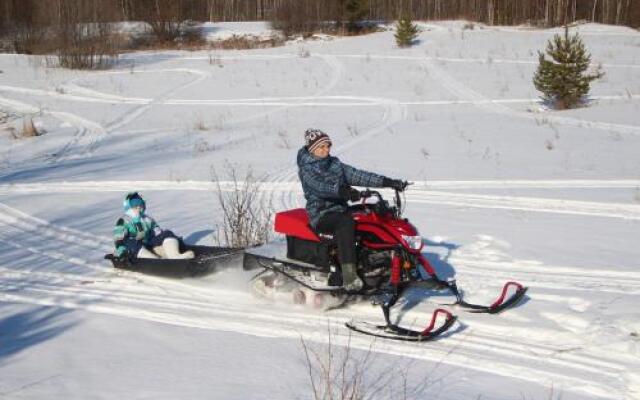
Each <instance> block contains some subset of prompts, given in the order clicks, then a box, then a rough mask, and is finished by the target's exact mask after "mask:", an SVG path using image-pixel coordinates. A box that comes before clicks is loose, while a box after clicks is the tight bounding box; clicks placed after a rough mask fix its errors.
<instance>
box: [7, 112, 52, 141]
mask: <svg viewBox="0 0 640 400" xmlns="http://www.w3.org/2000/svg"><path fill="white" fill-rule="evenodd" d="M0 117H2V118H0V123H6V122H7V121H8V120H9V118H10V117H11V115H9V114H7V115H5V116H2V115H0ZM6 130H7V131H8V132H9V133H10V134H11V136H13V138H14V139H24V138H32V137H36V136H40V135H42V134H43V133H44V132H43V131H40V130H38V128H37V127H36V125H35V124H34V122H33V118H32V117H29V116H26V117H24V118H22V126H20V125H19V124H17V125H16V124H13V123H11V124H9V126H7V127H6Z"/></svg>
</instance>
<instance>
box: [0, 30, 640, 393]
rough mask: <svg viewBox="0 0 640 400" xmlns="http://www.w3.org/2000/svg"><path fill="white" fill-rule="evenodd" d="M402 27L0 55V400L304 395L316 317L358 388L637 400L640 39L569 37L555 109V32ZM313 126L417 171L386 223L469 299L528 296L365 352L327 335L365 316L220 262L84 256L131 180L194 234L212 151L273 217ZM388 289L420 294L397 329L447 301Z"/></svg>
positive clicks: (403, 171) (102, 235)
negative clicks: (551, 72) (564, 80)
mask: <svg viewBox="0 0 640 400" xmlns="http://www.w3.org/2000/svg"><path fill="white" fill-rule="evenodd" d="M421 25H422V28H423V29H422V33H421V35H420V38H419V39H420V42H419V44H418V45H416V46H414V47H412V48H408V49H398V48H397V47H396V46H395V44H394V42H393V32H392V31H385V32H379V33H375V34H371V35H367V36H361V37H342V38H333V40H316V41H294V42H288V43H287V44H286V45H285V46H283V47H279V48H272V49H260V50H251V51H248V50H243V51H238V50H234V51H221V50H216V51H211V52H209V51H201V52H179V51H166V52H139V53H132V54H127V55H125V56H123V57H122V59H121V62H120V64H119V65H118V67H117V68H115V69H114V70H111V71H101V72H87V71H68V70H59V69H47V68H45V67H44V65H43V64H42V63H41V62H40V59H39V58H37V57H28V56H19V55H1V56H0V70H2V71H3V73H2V74H0V111H1V112H2V113H8V115H9V118H8V121H7V122H6V124H5V125H0V277H1V279H0V395H2V396H4V397H7V398H16V399H23V398H24V399H34V398H53V399H58V398H60V399H62V398H65V399H67V398H71V399H74V398H78V399H84V398H97V399H101V398H105V399H110V398H116V397H125V398H134V399H142V398H203V399H204V398H206V399H210V398H221V399H236V398H237V399H241V398H242V399H245V398H252V399H262V398H264V399H290V398H301V399H302V398H310V397H312V394H311V388H310V384H309V381H308V375H307V371H306V364H305V362H304V353H303V351H302V347H301V339H303V340H304V341H305V342H306V343H308V344H310V345H311V346H314V348H317V349H323V348H324V347H323V346H326V344H327V342H328V340H329V334H328V331H330V332H331V342H332V345H333V346H334V348H335V349H338V350H339V349H341V348H344V346H345V345H346V344H347V343H350V346H351V348H352V350H353V351H354V354H357V355H358V356H359V357H364V356H365V355H366V352H367V350H368V349H369V348H370V347H371V346H372V349H373V354H374V355H375V357H374V362H372V363H371V368H370V370H368V372H367V379H368V381H369V382H375V381H376V379H377V377H379V376H380V374H381V373H383V372H384V371H385V370H386V369H388V368H390V366H393V367H394V368H396V367H397V368H399V369H400V370H402V371H404V372H406V373H407V375H408V376H407V383H408V386H409V388H410V389H411V390H410V394H411V396H410V397H412V398H434V399H435V398H440V399H477V398H482V399H507V398H526V399H529V398H532V399H538V398H552V399H556V398H557V399H559V398H562V399H565V400H567V399H569V400H571V399H616V400H617V399H628V400H631V399H638V398H640V375H639V374H638V372H637V371H638V370H640V357H639V355H640V342H639V341H638V340H639V339H638V335H639V334H640V312H638V309H637V304H638V300H639V297H640V269H639V268H638V267H640V261H638V260H640V250H639V249H638V245H637V242H638V237H640V157H638V154H640V68H639V67H638V65H640V62H638V60H639V57H640V33H638V32H637V31H635V30H632V29H629V28H624V27H612V26H606V25H597V24H586V25H580V26H579V27H578V29H579V30H580V32H581V34H583V35H584V40H585V42H586V44H587V45H588V47H589V49H590V50H591V51H592V53H593V61H594V62H597V63H602V65H603V69H604V71H605V73H606V74H607V75H606V77H605V79H603V80H600V81H598V82H595V83H594V84H593V90H592V92H591V100H590V102H589V104H588V107H585V108H579V109H574V110H567V111H563V112H556V111H550V110H547V109H545V108H544V107H542V105H541V104H540V103H539V101H538V98H537V96H538V94H537V92H536V91H535V89H534V87H533V85H532V83H531V75H532V72H533V71H534V69H535V65H536V64H535V63H536V57H537V51H538V50H542V49H544V47H545V43H546V41H547V40H548V39H549V38H550V37H552V36H553V34H555V33H559V32H561V30H558V29H544V30H538V29H531V28H528V27H489V26H481V25H476V26H475V28H474V29H473V30H471V29H464V25H465V23H464V22H461V21H454V22H438V23H428V24H421ZM128 29H130V30H132V31H135V30H136V29H139V27H137V26H136V25H135V24H134V25H131V26H128ZM207 29H209V31H210V33H211V35H213V36H214V37H216V38H223V37H226V36H225V35H230V34H234V33H235V34H254V35H257V36H259V35H262V34H263V33H264V34H267V33H269V34H270V32H269V28H268V26H267V25H266V24H263V23H229V24H219V23H215V24H210V25H207ZM23 118H33V120H34V124H36V126H37V127H38V128H41V129H43V130H44V131H45V134H44V135H42V136H40V137H35V138H25V139H19V140H18V139H14V138H13V137H12V135H11V134H10V132H9V131H8V130H7V129H6V128H8V127H9V126H12V127H20V126H22V123H21V121H22V119H23ZM310 126H313V127H319V128H321V129H323V130H325V131H327V132H329V133H330V135H331V137H332V139H333V142H334V148H333V152H334V153H335V154H337V155H339V156H340V157H341V159H342V160H343V161H345V162H348V163H350V164H353V165H356V166H358V167H361V168H364V169H368V170H373V171H376V172H379V173H382V174H385V175H387V176H391V177H394V178H396V177H397V178H406V179H409V180H412V181H414V182H416V183H415V184H414V185H413V186H411V187H410V189H409V191H408V192H407V195H406V200H407V209H406V211H405V216H407V217H409V218H410V220H411V221H412V222H413V223H414V225H416V226H417V227H418V228H419V230H420V232H421V234H422V235H423V236H424V238H425V241H426V243H427V245H426V246H425V249H424V252H425V255H426V256H427V258H428V259H429V260H430V261H431V262H432V263H433V264H434V266H435V268H436V270H437V271H438V273H439V274H440V275H441V276H442V277H444V278H447V277H455V278H456V279H457V280H458V284H459V286H460V287H461V288H463V289H464V290H465V294H466V296H467V297H468V299H469V300H470V301H473V302H478V303H489V302H492V301H493V299H494V298H495V297H496V296H497V295H498V293H499V291H500V288H501V286H502V284H503V283H504V282H505V281H508V280H517V281H519V282H522V283H523V284H525V285H526V286H528V287H529V288H530V289H529V292H528V298H527V300H526V301H525V302H523V303H522V304H521V305H519V306H518V307H517V308H515V309H512V310H509V311H507V312H505V313H504V314H500V315H497V316H489V315H477V314H468V313H464V312H463V311H461V310H455V309H454V312H455V314H456V315H458V316H459V319H460V323H459V324H458V325H456V326H455V327H454V330H453V333H451V334H450V335H446V336H445V337H444V338H443V339H441V340H437V341H435V342H431V343H422V344H406V343H396V342H389V341H383V340H381V341H375V342H374V343H373V344H372V342H371V339H370V338H368V337H363V336H358V335H356V336H351V337H350V336H349V331H348V330H347V329H346V328H344V327H343V325H344V323H345V322H347V321H349V320H350V319H351V318H353V317H358V318H364V319H366V320H369V321H373V322H376V321H377V322H381V319H382V316H381V313H380V311H379V310H378V309H377V308H374V307H371V306H370V305H369V304H367V303H360V304H356V305H352V306H349V307H348V308H346V309H341V310H335V311H331V312H327V313H323V312H321V311H319V310H315V309H312V308H310V307H304V306H293V305H289V304H285V303H282V302H278V301H276V302H272V301H269V300H267V299H262V298H258V297H254V296H252V295H251V292H250V288H249V283H248V281H249V279H250V277H251V274H250V273H249V272H242V271H241V270H240V269H239V268H237V267H238V265H239V264H238V263H237V262H236V263H230V264H229V265H228V267H229V268H228V269H225V270H222V271H220V272H219V273H215V274H213V275H210V276H207V277H205V278H201V279H197V280H196V279H185V280H171V279H163V278H157V277H151V276H145V275H140V274H136V273H130V272H122V271H114V270H112V269H111V268H110V266H109V264H108V263H107V262H106V261H105V260H103V259H102V257H103V255H104V254H105V253H107V252H110V251H111V249H112V242H111V239H110V235H111V228H112V226H113V223H114V222H115V220H116V219H117V217H118V216H119V214H120V205H121V201H122V197H123V196H124V194H125V193H126V192H127V191H130V190H139V191H140V192H141V193H142V195H143V196H144V197H145V198H146V199H147V202H148V205H149V210H150V213H151V215H153V216H154V217H155V218H156V219H157V220H158V222H159V223H160V225H161V226H163V227H167V228H171V229H172V230H174V231H175V232H176V233H178V234H180V235H184V236H185V238H186V240H187V241H188V242H191V243H196V242H197V243H201V244H211V243H212V242H213V238H212V235H213V234H215V230H216V229H217V224H219V223H220V212H219V211H220V210H219V204H218V203H217V198H216V196H215V185H214V184H213V183H212V182H211V179H212V169H215V171H216V173H217V174H218V175H220V176H222V177H223V178H224V177H225V165H227V164H228V163H231V164H232V165H234V166H235V167H236V168H237V169H238V170H239V171H240V173H241V176H244V175H243V172H244V171H246V170H248V169H249V168H251V169H252V170H253V171H254V174H255V175H257V176H262V177H264V181H265V183H264V184H263V186H262V189H263V195H264V196H273V200H274V204H275V206H276V207H277V208H278V209H286V208H292V207H297V206H302V205H303V204H304V199H303V198H302V194H301V190H300V187H299V183H298V182H297V174H296V169H295V165H294V160H295V153H296V151H297V149H298V147H299V146H300V145H301V142H302V132H304V130H305V129H306V128H308V127H310ZM229 187H230V186H229V185H223V188H225V189H228V188H229ZM386 194H387V195H388V194H389V193H388V192H386ZM408 297H409V298H410V299H411V300H414V299H418V300H422V301H420V302H419V303H418V304H412V303H410V302H409V303H405V304H402V305H400V306H398V308H397V310H395V311H394V313H395V315H400V318H401V321H402V324H403V325H406V326H411V325H413V326H416V327H418V326H423V325H424V324H425V323H426V322H428V321H427V320H428V318H429V315H430V313H431V311H432V310H433V309H435V308H436V307H437V306H438V305H439V304H442V303H447V302H449V301H450V300H451V299H450V298H449V297H447V296H433V297H431V298H426V299H425V298H424V297H425V296H424V293H421V292H412V293H410V295H408ZM398 379H400V378H398ZM393 389H397V390H400V388H399V387H394V388H393ZM395 396H396V397H397V396H398V395H397V393H396V395H395ZM393 397H394V396H393V395H392V394H390V393H385V394H382V393H381V394H379V395H378V397H377V398H393Z"/></svg>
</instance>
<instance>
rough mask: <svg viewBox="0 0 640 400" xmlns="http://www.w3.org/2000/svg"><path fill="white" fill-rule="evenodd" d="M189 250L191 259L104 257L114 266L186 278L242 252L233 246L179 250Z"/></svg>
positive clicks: (200, 274) (187, 246)
mask: <svg viewBox="0 0 640 400" xmlns="http://www.w3.org/2000/svg"><path fill="white" fill-rule="evenodd" d="M187 250H191V251H193V252H194V254H195V257H194V258H191V259H185V260H181V259H149V258H134V259H129V258H116V257H114V256H113V254H107V255H105V256H104V258H105V259H107V260H111V263H112V264H113V266H114V268H118V269H125V270H129V271H135V272H141V273H144V274H148V275H157V276H165V277H172V278H186V277H197V276H203V275H208V274H210V273H212V272H214V271H215V270H216V269H217V268H219V267H220V266H222V264H224V263H226V262H228V261H230V260H231V259H232V258H233V257H235V256H240V255H241V254H242V249H237V248H233V247H215V246H196V245H183V246H181V249H180V251H181V252H184V251H187Z"/></svg>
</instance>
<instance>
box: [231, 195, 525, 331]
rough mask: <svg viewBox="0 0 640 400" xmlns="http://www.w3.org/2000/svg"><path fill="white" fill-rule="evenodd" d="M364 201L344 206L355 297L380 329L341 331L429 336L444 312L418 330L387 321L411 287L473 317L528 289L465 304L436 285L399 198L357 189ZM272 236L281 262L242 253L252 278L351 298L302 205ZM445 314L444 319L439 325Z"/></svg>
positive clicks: (364, 326)
mask: <svg viewBox="0 0 640 400" xmlns="http://www.w3.org/2000/svg"><path fill="white" fill-rule="evenodd" d="M362 199H363V200H362V202H361V203H359V204H356V205H352V206H350V207H349V210H348V211H349V212H350V213H351V215H352V216H353V218H354V220H355V222H356V252H357V255H358V267H357V269H358V274H359V276H360V277H361V278H362V280H363V281H364V283H365V285H364V287H363V289H362V290H361V291H360V292H359V293H358V295H359V296H364V297H369V298H372V299H373V302H374V304H377V305H380V306H381V308H382V312H383V315H384V319H385V325H374V324H370V323H367V322H364V321H351V322H348V323H347V324H346V326H347V327H348V328H349V329H351V330H353V331H357V332H360V333H364V334H368V335H372V336H377V337H383V338H389V339H396V340H405V341H425V340H431V339H434V338H436V337H438V336H440V335H441V334H443V333H444V332H445V331H447V330H448V329H449V328H450V327H451V326H452V325H453V324H454V323H455V321H456V318H457V317H456V316H454V315H453V314H452V313H451V312H450V311H448V310H446V309H444V308H437V309H436V310H435V311H434V312H433V314H432V317H431V322H430V324H429V325H428V326H427V327H426V328H424V329H422V330H413V329H407V328H403V327H401V326H398V325H396V324H394V323H392V322H391V318H390V309H391V307H392V306H393V305H394V304H395V303H396V302H397V300H398V299H399V298H400V297H401V295H402V293H403V291H405V290H406V289H407V288H410V287H421V288H428V289H435V290H437V291H443V292H444V291H446V292H448V294H452V295H454V296H455V298H456V301H455V303H453V304H451V305H455V306H457V307H460V308H462V309H465V310H468V311H470V312H476V313H489V314H496V313H499V312H501V311H503V310H505V309H507V308H509V307H512V306H514V305H515V304H517V303H518V302H519V301H520V300H522V298H523V297H524V295H525V293H526V291H527V288H526V287H524V286H522V285H521V284H520V283H517V282H507V283H505V284H504V286H503V288H502V293H501V295H500V296H499V297H498V298H497V299H496V300H495V301H494V302H493V303H492V304H491V305H477V304H472V303H468V302H466V301H465V300H464V299H463V295H462V292H461V291H460V290H459V289H458V287H457V285H456V282H455V280H453V279H450V280H442V279H440V278H439V277H438V276H437V275H436V272H435V270H434V269H433V268H432V266H431V265H430V263H429V261H428V260H427V259H426V258H425V256H424V255H423V254H422V252H421V250H422V248H423V240H422V236H420V234H419V233H418V231H417V229H416V228H415V227H414V226H413V225H412V224H411V223H410V222H409V220H408V219H406V218H403V217H402V213H403V208H402V199H401V197H400V192H399V191H397V190H396V191H395V197H394V204H393V205H391V204H389V202H388V201H386V200H384V198H383V197H382V195H381V194H380V193H379V192H377V191H373V190H369V189H367V190H365V191H363V192H362ZM275 231H276V232H278V233H281V234H284V235H285V236H286V257H285V256H283V255H280V254H274V253H276V252H275V251H274V250H273V249H272V248H271V245H265V246H263V247H259V248H254V249H248V250H247V251H246V252H245V253H244V258H243V268H244V269H245V270H249V269H255V268H262V271H261V272H260V273H259V274H258V275H256V277H255V278H259V277H260V275H261V274H264V273H271V274H272V275H273V274H275V275H279V276H282V277H284V278H286V279H288V280H292V281H294V282H295V283H297V284H298V285H301V286H302V287H304V288H307V289H310V290H312V291H314V292H319V293H327V292H328V293H330V294H332V295H336V296H344V297H346V298H348V297H352V296H353V293H351V292H350V293H346V291H345V290H344V288H343V287H342V275H341V271H340V265H339V262H338V257H337V245H336V243H335V241H334V240H333V237H331V236H330V235H323V234H318V233H316V232H315V231H314V230H313V229H312V228H311V226H310V225H309V218H308V215H307V212H306V210H305V209H304V208H298V209H292V210H287V211H283V212H279V213H277V214H276V216H275ZM440 317H444V322H440V323H439V325H438V321H441V320H442V318H440Z"/></svg>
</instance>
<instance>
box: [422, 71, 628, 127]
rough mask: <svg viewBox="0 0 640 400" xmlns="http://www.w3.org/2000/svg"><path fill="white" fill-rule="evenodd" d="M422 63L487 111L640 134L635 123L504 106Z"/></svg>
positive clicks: (440, 80)
mask: <svg viewBox="0 0 640 400" xmlns="http://www.w3.org/2000/svg"><path fill="white" fill-rule="evenodd" d="M422 64H423V65H424V66H425V67H426V68H427V69H428V71H429V73H430V74H431V76H433V77H434V78H436V80H437V82H438V83H439V84H440V85H442V87H444V88H445V89H446V90H448V91H449V92H450V93H452V94H453V95H455V96H456V97H458V98H459V99H460V100H463V101H469V102H472V103H473V104H474V105H476V106H477V107H479V108H481V109H483V110H485V111H487V112H489V113H494V114H501V115H506V116H511V117H514V118H522V119H528V120H533V121H537V120H538V118H542V119H544V120H546V121H549V122H553V123H554V124H557V125H565V126H571V127H578V128H591V129H598V130H604V131H608V132H618V133H626V134H633V135H638V134H640V126H635V125H624V124H613V123H608V122H596V121H588V120H583V119H578V118H571V117H560V116H557V115H552V114H550V113H543V114H533V113H528V112H522V111H517V110H514V109H512V108H509V107H507V106H505V105H504V104H500V103H497V102H494V101H491V99H489V98H487V97H485V96H484V95H482V94H481V93H479V92H477V91H475V90H473V89H471V88H470V87H468V86H466V85H464V84H463V83H462V82H461V81H459V80H457V79H455V78H454V77H453V76H452V75H451V74H449V73H448V72H447V71H445V70H444V69H443V68H441V67H439V66H438V65H437V64H436V63H434V62H433V61H431V60H426V61H424V62H423V63H422Z"/></svg>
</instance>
